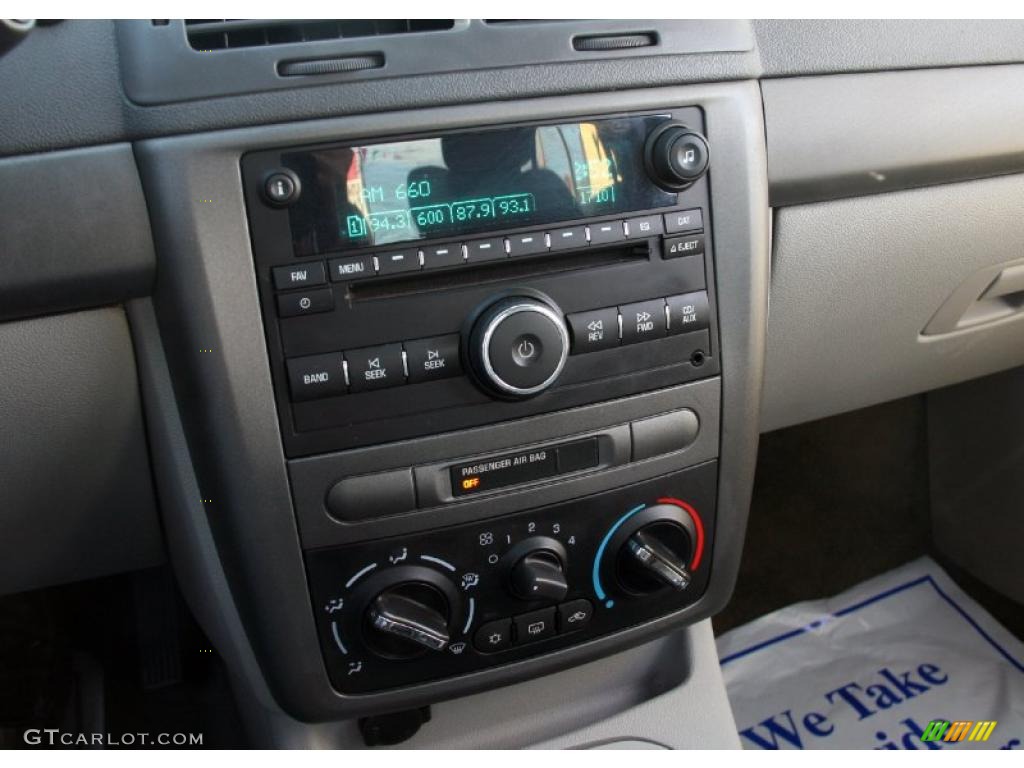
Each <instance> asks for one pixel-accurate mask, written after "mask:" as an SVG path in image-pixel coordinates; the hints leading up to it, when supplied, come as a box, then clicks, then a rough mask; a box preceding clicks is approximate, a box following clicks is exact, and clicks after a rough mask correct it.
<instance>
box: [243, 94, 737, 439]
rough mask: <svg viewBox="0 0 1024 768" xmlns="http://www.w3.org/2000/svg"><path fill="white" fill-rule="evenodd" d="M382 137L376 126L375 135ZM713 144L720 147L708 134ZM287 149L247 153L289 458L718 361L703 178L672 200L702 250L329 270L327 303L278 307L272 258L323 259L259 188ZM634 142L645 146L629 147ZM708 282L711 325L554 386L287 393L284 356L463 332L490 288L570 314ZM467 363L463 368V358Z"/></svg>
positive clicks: (652, 382)
mask: <svg viewBox="0 0 1024 768" xmlns="http://www.w3.org/2000/svg"><path fill="white" fill-rule="evenodd" d="M647 114H661V115H664V114H671V115H672V117H673V118H675V119H677V120H680V121H683V122H685V123H686V124H687V125H690V126H692V127H694V128H696V129H698V130H703V128H704V121H703V116H702V114H701V112H700V110H699V109H697V108H681V109H680V108H677V109H665V110H659V111H657V112H653V113H647ZM427 135H428V136H429V134H427ZM435 135H436V134H435ZM386 138H387V137H374V141H381V140H384V139H386ZM711 143H712V152H714V149H713V147H714V137H711ZM293 151H294V150H293V149H288V150H284V151H281V150H274V151H267V152H260V153H254V154H251V155H248V156H246V158H245V159H244V161H243V176H244V183H245V193H246V201H247V204H248V207H249V214H250V225H251V231H252V242H253V252H254V255H255V260H256V273H257V282H258V285H259V289H260V295H261V299H262V305H263V317H264V325H265V329H266V331H267V340H268V346H269V349H270V355H271V366H272V373H273V376H274V382H275V388H276V397H277V403H278V413H279V417H280V420H281V424H282V432H283V436H284V444H285V450H286V453H287V454H288V455H289V456H290V457H298V456H308V455H312V454H315V453H324V452H327V451H331V450H343V449H347V448H353V447H358V446H364V445H374V444H379V443H384V442H389V441H393V440H398V439H404V438H409V437H416V436H420V435H428V434H436V433H438V432H446V431H452V430H457V429H463V428H466V427H472V426H477V425H480V424H488V423H494V422H499V421H505V420H509V419H516V418H522V417H525V416H530V415H534V414H538V413H549V412H552V411H557V410H561V409H564V408H570V407H574V406H578V405H582V404H586V403H592V402H598V401H601V400H610V399H613V398H617V397H623V396H626V395H630V394H635V393H638V392H646V391H652V390H655V389H660V388H664V387H669V386H673V385H676V384H680V383H684V382H687V381H693V380H696V379H700V378H705V377H709V376H713V375H716V374H717V373H718V372H719V360H718V349H717V347H718V345H717V343H716V342H715V339H716V338H717V333H718V330H717V320H716V317H717V309H716V304H715V298H714V286H715V284H716V281H715V271H714V260H713V253H714V246H713V242H712V235H711V227H712V216H711V210H710V206H709V202H708V201H709V196H708V179H707V177H705V178H703V179H701V180H700V181H698V182H697V183H696V184H695V185H694V186H693V187H691V188H689V189H687V190H685V191H684V192H682V193H680V194H679V195H678V200H677V203H676V208H675V209H676V210H685V209H700V210H702V211H703V212H704V213H703V226H704V227H705V233H706V234H705V241H704V254H703V255H694V256H688V257H684V258H663V254H662V248H661V239H660V238H659V237H656V236H654V237H649V238H636V239H630V240H622V241H620V242H618V243H610V244H607V245H600V246H599V245H592V246H585V245H584V247H582V248H579V249H576V250H568V251H564V252H562V251H559V252H555V251H554V250H552V251H551V252H547V253H543V254H539V255H537V256H533V257H522V258H503V259H501V260H500V261H494V262H487V263H483V264H480V265H478V266H473V265H472V263H471V262H469V263H467V264H466V265H464V266H454V267H448V268H442V269H436V270H430V269H423V270H414V271H412V272H406V273H402V274H398V275H393V276H390V275H389V276H383V275H381V276H377V277H374V278H370V279H364V280H354V281H351V282H329V283H328V284H327V286H326V288H323V289H321V288H316V289H314V290H315V291H317V292H318V296H319V292H322V291H329V292H330V295H331V296H332V298H331V301H332V302H333V309H332V310H329V311H326V312H319V313H316V314H308V315H306V316H301V317H283V318H279V317H278V316H277V315H278V312H279V311H278V310H276V309H275V307H276V304H275V299H276V298H277V297H278V296H280V295H284V296H287V295H289V294H287V293H286V294H279V293H277V292H276V291H275V284H274V281H273V274H274V270H275V268H277V267H281V266H286V265H292V264H302V265H307V264H310V263H317V262H311V261H310V259H309V257H304V258H301V259H298V258H296V256H294V255H293V252H292V231H291V226H290V222H289V214H288V212H287V211H286V210H283V209H280V208H275V207H273V206H271V205H268V204H267V203H266V202H264V199H263V197H262V189H263V184H264V180H265V179H266V177H267V174H268V173H271V172H272V171H273V170H274V169H276V168H278V167H280V165H281V163H282V156H283V155H286V154H288V153H290V152H293ZM634 151H636V152H641V151H642V146H639V145H637V146H635V147H634ZM711 173H712V174H713V173H714V171H712V172H711ZM645 183H647V184H651V182H645ZM664 211H665V209H657V210H655V211H637V212H633V213H628V214H619V215H618V216H616V215H614V214H613V215H611V216H609V217H603V218H602V219H598V220H596V221H614V222H621V221H622V220H629V219H630V218H632V217H634V216H644V215H645V214H647V213H651V214H653V215H654V216H655V218H656V219H657V220H658V221H659V222H660V216H661V215H662V213H663V212H664ZM594 222H595V220H588V219H576V220H569V221H564V222H560V223H559V224H557V225H551V226H543V227H536V226H535V227H521V228H516V229H501V230H498V231H496V233H495V235H500V236H504V235H514V234H515V233H521V232H528V231H538V230H543V231H552V230H554V229H556V228H558V229H566V228H570V227H573V226H576V225H582V224H587V223H591V224H593V223H594ZM659 226H660V224H659ZM431 242H442V241H431ZM451 247H452V248H453V249H454V248H458V247H459V241H453V242H452V243H451ZM386 250H388V249H387V246H384V247H382V248H362V249H356V250H346V251H343V252H342V251H339V252H335V253H327V254H324V255H323V258H324V259H325V260H327V262H328V263H329V262H330V259H331V258H332V257H335V256H342V255H344V256H346V257H352V256H363V257H366V258H369V257H371V256H372V255H374V254H376V255H377V256H378V258H380V254H381V253H383V252H384V251H386ZM705 289H706V290H708V292H709V297H710V303H711V310H710V316H711V327H710V329H709V330H706V331H705V330H698V331H696V332H692V333H684V334H681V335H670V336H668V337H666V338H658V339H653V340H651V341H644V342H640V343H636V344H632V345H630V344H623V345H622V346H619V347H615V348H613V349H606V350H602V351H599V352H592V353H589V354H580V355H571V356H570V357H569V359H568V361H567V363H566V365H565V368H564V370H563V372H562V373H561V375H560V377H559V379H558V380H557V381H556V383H555V386H553V387H552V388H551V389H550V390H548V391H546V392H544V393H543V394H541V395H539V396H537V397H535V398H532V399H530V400H525V401H517V402H511V401H498V400H495V399H493V398H491V397H489V396H488V395H486V394H484V393H483V392H482V391H481V390H480V389H479V388H478V387H477V386H475V385H474V384H473V382H472V381H471V380H470V378H469V377H468V376H466V375H461V376H457V377H453V378H447V379H443V380H438V381H434V382H429V383H421V384H411V385H403V386H399V387H397V388H390V389H381V390H376V391H360V392H353V393H350V394H345V395H341V396H332V397H325V398H322V399H316V400H306V401H303V402H292V399H293V398H292V397H291V396H290V393H289V385H288V379H287V375H286V366H285V359H292V358H297V357H304V356H310V355H320V354H324V353H329V352H331V353H337V352H341V351H344V350H353V349H363V348H368V347H369V348H376V347H379V346H381V345H387V344H392V345H393V344H398V343H402V342H408V341H411V340H415V339H420V338H426V337H435V336H447V335H451V334H459V333H461V335H462V338H463V339H464V340H465V339H466V338H467V337H468V331H469V328H470V326H471V321H472V319H473V317H474V315H475V313H476V312H477V311H478V310H479V309H480V307H481V306H482V305H484V304H485V303H486V302H487V301H488V300H490V299H491V298H493V297H495V296H499V295H503V294H516V293H518V294H526V295H534V294H538V292H539V295H541V296H544V297H548V298H549V299H551V300H553V301H554V302H555V304H556V305H557V306H558V307H559V308H560V309H561V310H562V312H564V313H566V314H571V313H574V312H580V311H584V310H592V309H597V308H603V307H616V306H623V305H626V304H630V303H633V302H643V301H647V300H651V299H656V300H660V299H663V298H665V297H668V296H672V295H678V294H684V293H688V292H692V291H700V290H705ZM296 295H298V294H296ZM302 295H305V294H302ZM464 357H465V350H463V358H464ZM693 361H695V362H693ZM462 368H463V370H464V371H465V370H466V369H468V365H467V364H466V362H465V360H464V359H463V365H462ZM350 373H351V370H350Z"/></svg>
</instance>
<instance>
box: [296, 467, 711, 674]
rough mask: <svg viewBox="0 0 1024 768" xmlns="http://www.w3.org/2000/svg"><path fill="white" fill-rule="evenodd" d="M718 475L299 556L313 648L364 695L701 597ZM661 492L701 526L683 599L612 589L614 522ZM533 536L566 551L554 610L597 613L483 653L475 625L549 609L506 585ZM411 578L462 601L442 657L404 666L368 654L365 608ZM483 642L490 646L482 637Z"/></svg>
mask: <svg viewBox="0 0 1024 768" xmlns="http://www.w3.org/2000/svg"><path fill="white" fill-rule="evenodd" d="M717 477H718V472H717V463H716V462H708V463H706V464H702V465H700V466H698V467H694V468H692V469H689V470H685V471H683V472H680V473H677V474H674V475H669V476H665V477H659V478H656V479H655V480H652V481H648V482H646V483H642V484H638V485H633V486H630V487H627V488H622V489H619V490H616V491H613V492H608V493H603V494H599V495H597V496H590V497H586V498H582V499H578V500H575V501H571V502H568V503H565V504H558V505H554V506H551V507H544V508H541V509H535V510H528V511H525V512H521V513H518V514H515V515H509V516H507V517H500V518H495V519H492V520H488V521H486V522H479V523H473V524H470V525H464V526H458V527H454V528H442V529H438V530H435V531H431V532H430V533H427V534H420V535H417V536H414V537H397V538H391V539H383V540H379V541H375V542H372V543H367V544H359V545H355V546H350V547H339V548H337V549H324V550H314V551H311V552H308V553H306V563H307V568H308V572H309V579H310V583H311V585H312V590H313V605H314V610H315V613H316V617H317V629H318V632H319V635H320V644H321V647H322V649H323V653H324V659H325V661H326V663H327V670H328V674H329V675H330V677H331V681H332V683H333V685H334V686H335V688H337V689H338V690H340V691H343V692H345V693H347V694H359V693H367V692H371V691H379V690H385V689H391V688H396V687H400V686H403V685H409V684H413V683H421V682H425V681H428V680H436V679H439V678H447V677H454V676H458V675H462V674H467V673H470V672H475V671H478V670H482V669H488V668H492V667H496V666H500V665H504V664H509V663H513V662H516V661H521V660H523V659H525V658H529V657H532V656H538V655H543V654H545V653H549V652H552V651H556V650H558V649H560V648H565V647H567V646H578V645H582V644H585V643H587V642H588V641H589V640H592V639H594V638H597V637H601V636H604V635H608V634H612V633H614V632H616V631H619V630H623V629H626V628H628V627H632V626H635V625H638V624H643V623H644V622H646V621H650V620H652V619H655V618H658V617H661V616H666V615H668V614H671V613H674V612H676V611H678V610H680V609H682V608H684V607H686V606H687V605H690V604H692V603H694V602H696V601H697V600H698V599H699V598H700V596H701V595H702V594H703V592H704V590H705V588H706V586H707V583H708V579H709V577H710V570H711V560H712V551H713V541H712V539H713V532H714V530H715V495H716V491H715V485H716V483H717ZM666 497H668V498H671V499H674V500H679V501H682V502H684V503H686V504H688V505H690V507H692V508H693V510H695V512H696V518H697V520H698V521H699V522H698V523H697V526H698V530H699V531H700V533H699V534H698V537H697V541H696V542H694V545H693V548H692V551H691V553H690V564H691V566H692V567H693V576H694V578H693V581H692V582H691V584H690V586H689V587H688V588H687V589H686V590H685V591H682V592H677V591H674V590H671V589H668V588H664V589H661V590H660V591H656V592H654V593H653V594H648V595H642V596H637V595H633V596H631V595H628V594H626V593H624V592H623V590H622V589H621V588H617V587H616V586H615V577H614V574H613V573H612V570H613V569H612V568H611V567H610V566H611V563H612V562H613V560H614V554H615V553H614V552H612V551H611V549H610V546H609V542H610V541H611V540H612V537H613V534H614V533H615V531H616V530H618V528H617V526H618V525H620V524H621V522H620V521H624V520H628V519H629V517H630V516H631V515H636V514H638V511H639V512H642V510H641V509H639V508H642V507H644V506H648V507H650V506H654V505H655V504H657V503H658V502H659V500H661V499H665V498H666ZM536 537H550V538H551V539H554V540H556V541H557V542H560V543H561V544H562V545H563V546H564V548H565V551H566V553H567V558H566V560H567V563H566V568H565V576H566V579H567V581H568V584H569V590H568V593H567V594H566V595H565V597H564V598H562V599H561V600H559V601H558V602H557V604H558V605H566V604H569V603H572V602H573V601H576V600H586V601H588V602H589V603H590V605H591V607H592V609H593V618H591V619H590V620H589V621H588V622H587V623H586V624H585V625H584V626H583V628H582V629H579V630H576V629H575V628H574V627H573V626H572V625H571V624H569V623H567V621H566V619H562V620H561V621H559V620H557V619H556V620H555V622H556V626H557V627H558V631H557V632H556V633H555V634H552V635H547V634H546V633H547V631H549V630H548V628H547V627H545V628H544V630H545V634H544V638H543V639H540V640H532V641H531V640H530V639H529V635H527V634H526V633H525V632H524V631H523V629H522V627H520V629H519V634H518V635H516V634H515V630H513V637H515V638H516V639H514V640H513V642H512V645H511V646H510V647H507V648H505V649H503V650H498V651H494V652H487V651H481V650H480V649H479V648H478V647H477V643H475V642H474V635H475V633H476V632H477V631H478V630H479V629H480V628H481V627H482V626H484V625H486V624H488V623H490V622H492V621H495V620H502V619H507V618H513V617H520V616H524V615H527V614H531V613H534V612H537V611H541V610H542V609H546V608H552V607H553V606H554V605H555V603H553V602H551V601H526V600H522V599H519V598H516V597H514V596H513V595H512V594H511V593H510V592H509V589H508V586H507V578H508V576H507V572H506V571H507V567H508V565H509V562H508V561H507V559H506V558H505V557H504V556H505V554H506V553H508V552H509V551H510V550H513V548H515V547H516V546H517V545H518V544H520V543H521V542H523V541H525V540H528V539H534V538H536ZM599 555H600V560H598V558H599ZM419 569H426V571H421V570H419ZM406 575H409V576H412V577H413V578H417V579H420V578H424V577H427V578H431V579H440V580H442V583H444V582H445V581H446V582H450V583H451V585H452V588H453V589H454V592H455V593H457V594H458V596H459V597H458V603H457V604H455V605H453V606H452V616H451V621H450V625H451V634H452V638H451V644H450V645H449V646H448V648H447V649H446V650H444V651H441V652H431V651H427V652H425V653H424V654H423V655H420V656H417V657H416V658H413V659H409V660H394V659H382V658H381V657H380V656H379V655H377V654H376V653H375V652H374V651H373V650H370V649H369V648H368V647H367V640H366V633H367V631H368V630H367V629H366V626H365V610H366V608H367V606H368V603H369V602H370V601H372V600H373V598H374V597H376V595H377V594H378V593H379V591H380V590H381V589H383V587H384V586H385V585H387V584H389V583H390V582H391V581H392V580H393V579H394V578H404V577H405V576H406ZM581 605H582V604H581ZM520 624H526V625H527V626H528V624H529V622H520ZM481 645H482V647H484V648H487V647H488V646H487V645H486V641H482V642H481Z"/></svg>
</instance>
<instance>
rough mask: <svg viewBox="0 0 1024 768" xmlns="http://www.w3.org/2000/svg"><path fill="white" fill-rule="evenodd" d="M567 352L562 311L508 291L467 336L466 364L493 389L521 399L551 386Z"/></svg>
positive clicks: (479, 378) (479, 319) (480, 381)
mask: <svg viewBox="0 0 1024 768" xmlns="http://www.w3.org/2000/svg"><path fill="white" fill-rule="evenodd" d="M568 355H569V331H568V329H567V328H566V326H565V320H564V319H563V316H562V313H561V311H560V310H558V309H557V308H555V307H554V306H553V305H551V304H548V303H547V302H545V301H541V300H540V299H535V298H529V297H525V296H510V297H507V298H503V299H499V300H497V301H495V302H493V303H492V304H491V305H490V306H488V307H487V308H486V309H484V311H483V312H482V313H481V314H480V316H479V317H478V318H477V320H476V322H475V323H474V325H473V330H472V331H471V333H470V337H469V349H468V358H469V362H470V368H471V369H472V371H473V374H474V375H475V377H476V379H477V381H478V382H479V384H480V385H481V386H482V387H483V388H484V389H485V390H487V391H488V392H490V393H491V394H494V395H497V396H499V397H504V398H523V397H529V396H531V395H536V394H539V393H540V392H543V391H544V390H545V389H547V388H548V387H549V386H551V385H552V384H553V383H554V382H555V379H557V378H558V375H559V374H560V373H561V372H562V368H563V367H564V366H565V361H566V358H567V357H568Z"/></svg>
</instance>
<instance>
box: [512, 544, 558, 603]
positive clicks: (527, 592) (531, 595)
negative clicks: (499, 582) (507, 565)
mask: <svg viewBox="0 0 1024 768" xmlns="http://www.w3.org/2000/svg"><path fill="white" fill-rule="evenodd" d="M510 584H511V586H512V592H513V594H515V596H516V597H518V598H521V599H523V600H550V601H551V602H555V603H557V602H558V601H560V600H561V599H562V598H563V597H565V593H566V592H568V591H569V585H568V584H567V583H566V581H565V571H564V570H563V566H562V560H561V558H559V556H558V555H557V554H555V553H554V552H552V551H551V550H548V549H541V550H537V551H535V552H531V553H530V554H528V555H526V556H525V557H523V558H522V559H520V560H519V562H518V563H516V564H515V565H514V566H513V567H512V575H511V578H510Z"/></svg>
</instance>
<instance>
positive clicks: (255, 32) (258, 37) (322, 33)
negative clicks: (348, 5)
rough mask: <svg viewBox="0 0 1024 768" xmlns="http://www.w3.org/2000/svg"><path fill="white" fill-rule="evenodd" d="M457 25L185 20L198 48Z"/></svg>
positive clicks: (253, 45)
mask: <svg viewBox="0 0 1024 768" xmlns="http://www.w3.org/2000/svg"><path fill="white" fill-rule="evenodd" d="M454 27H455V20H454V19H328V20H323V19H321V20H295V19H185V32H186V34H187V36H188V42H189V45H190V46H192V48H193V49H194V50H197V51H217V50H224V49H228V48H256V47H263V46H266V45H283V44H286V43H306V42H314V41H318V40H343V39H352V38H365V37H381V36H384V35H405V34H410V33H415V32H441V31H444V30H449V29H453V28H454Z"/></svg>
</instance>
